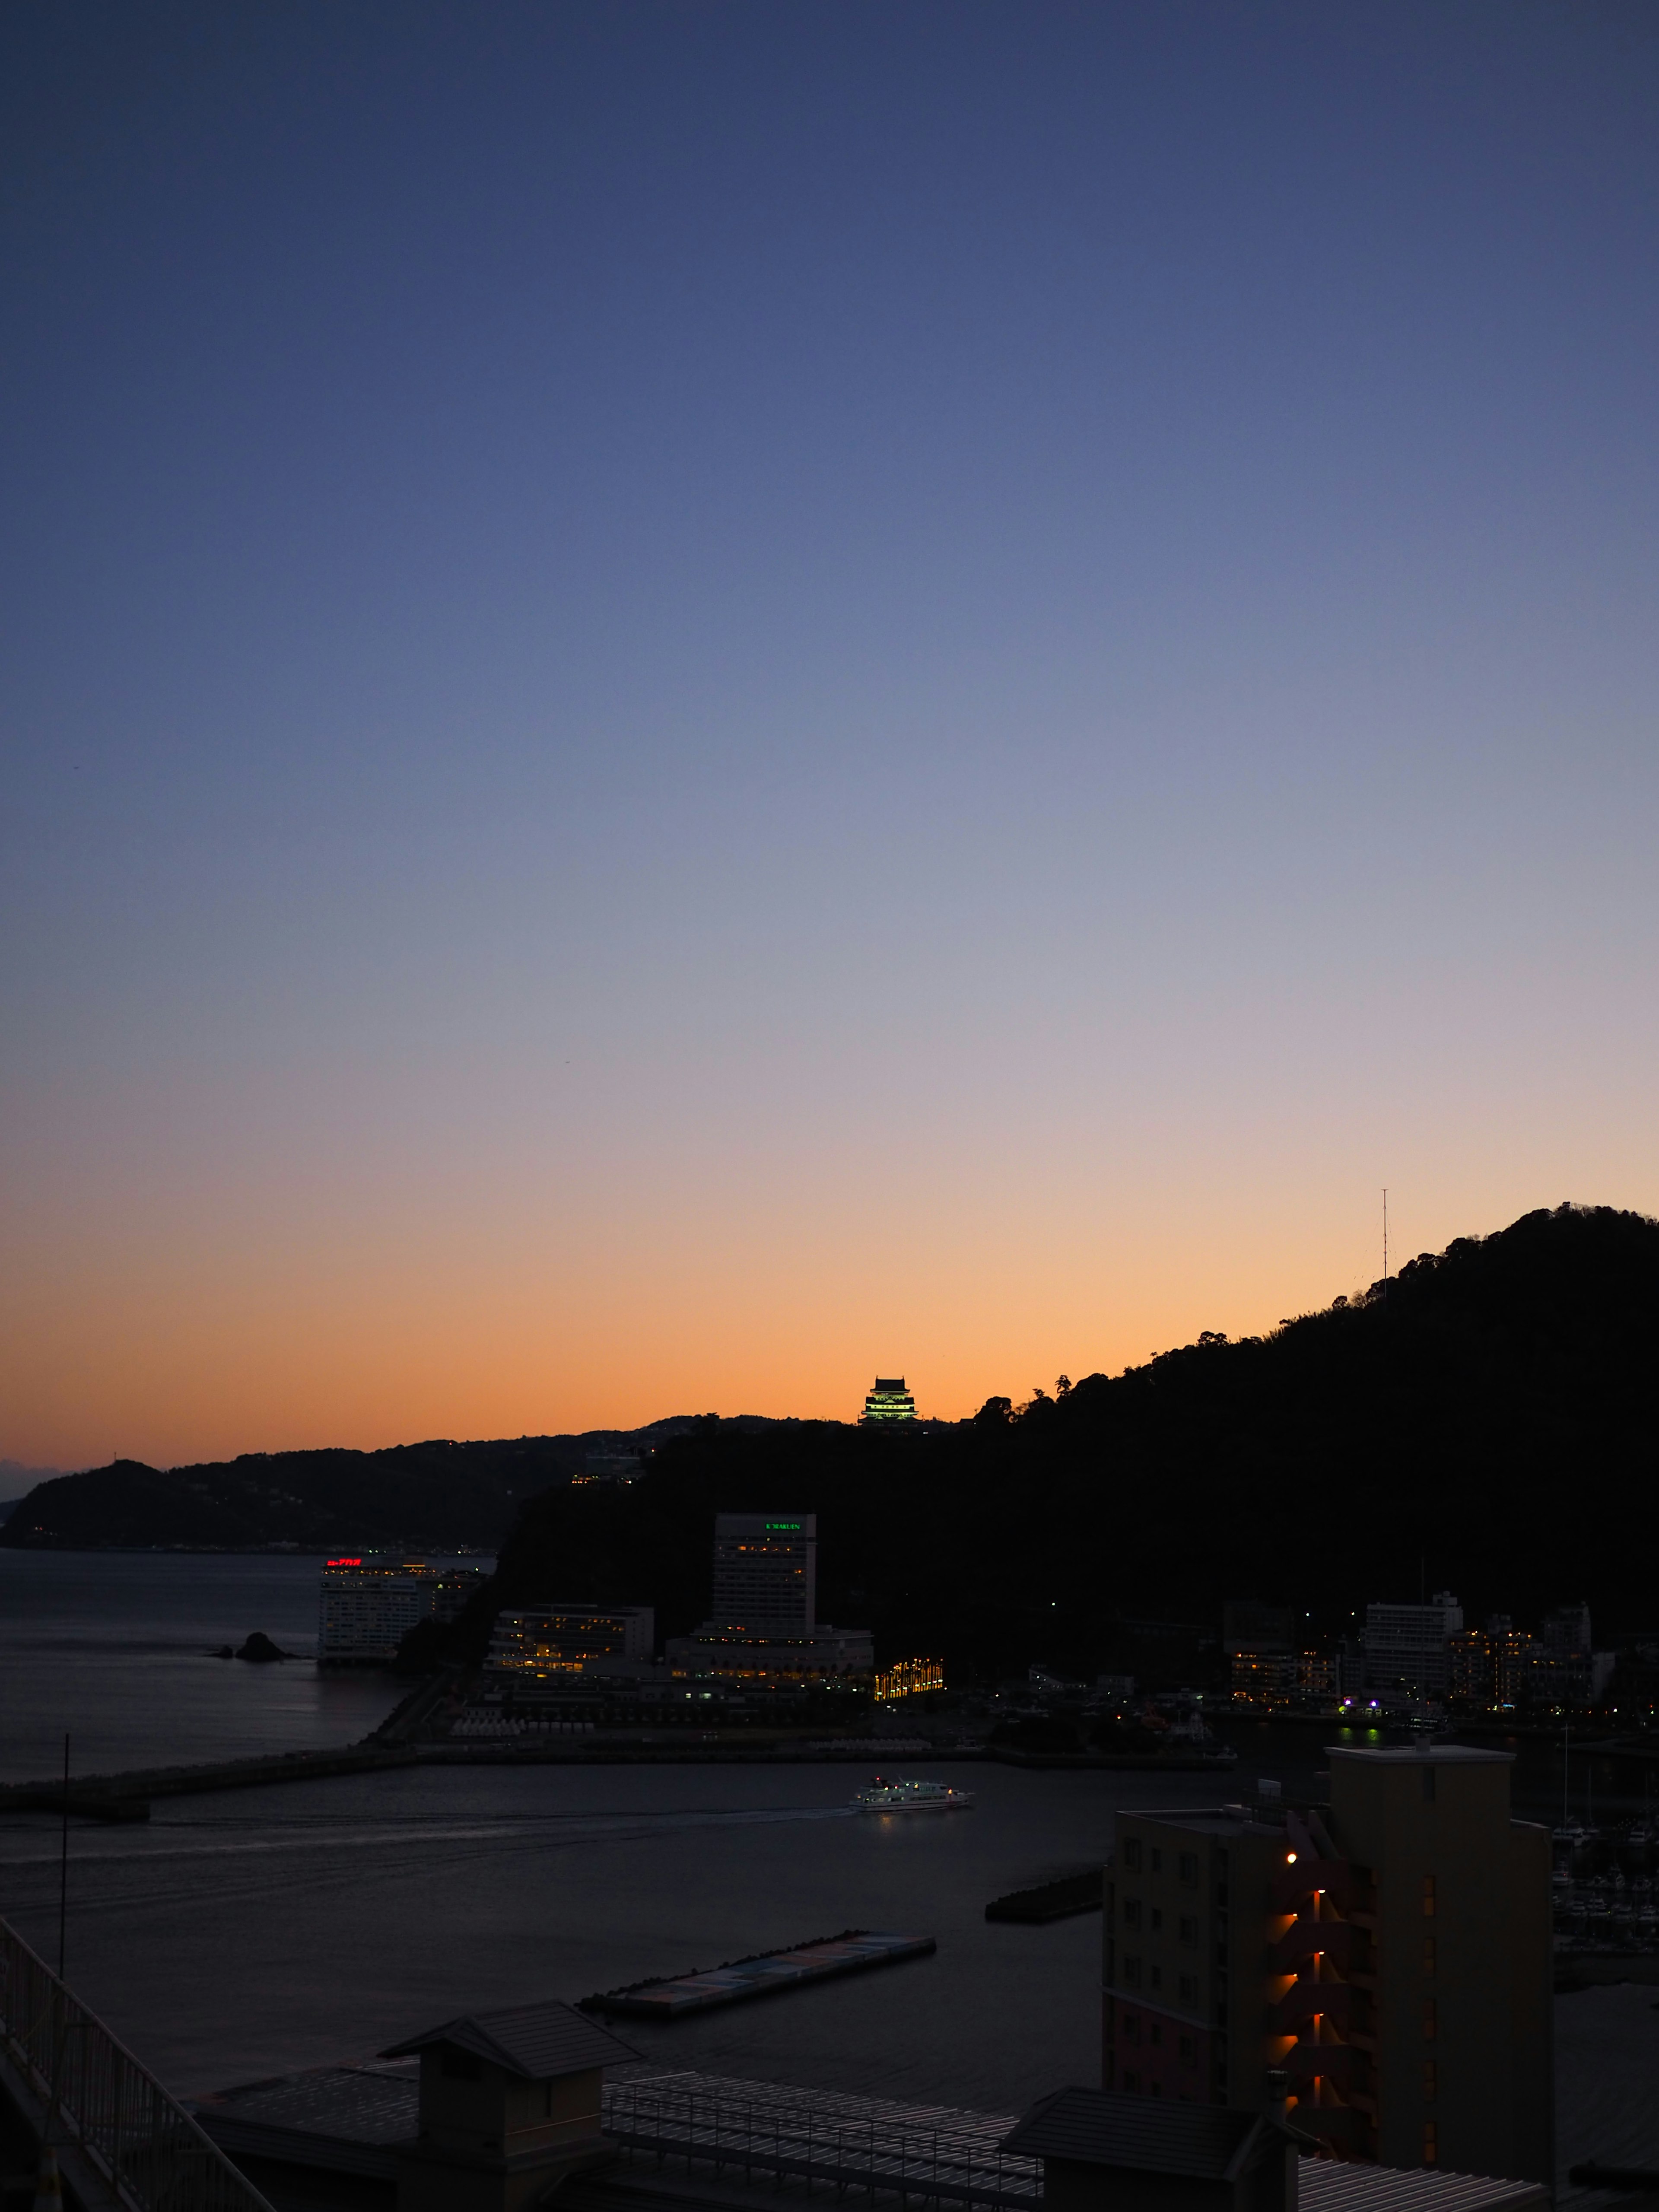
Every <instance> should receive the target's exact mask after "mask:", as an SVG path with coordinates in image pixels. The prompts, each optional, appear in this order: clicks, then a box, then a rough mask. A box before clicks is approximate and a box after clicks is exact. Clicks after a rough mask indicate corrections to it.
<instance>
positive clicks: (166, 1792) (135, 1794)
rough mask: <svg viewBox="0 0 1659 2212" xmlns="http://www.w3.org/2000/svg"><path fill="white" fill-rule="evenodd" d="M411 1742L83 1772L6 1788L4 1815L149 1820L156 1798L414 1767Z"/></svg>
mask: <svg viewBox="0 0 1659 2212" xmlns="http://www.w3.org/2000/svg"><path fill="white" fill-rule="evenodd" d="M419 1756H420V1754H419V1753H418V1752H416V1751H414V1750H412V1749H410V1748H409V1747H406V1746H382V1745H380V1744H374V1743H368V1744H349V1745H347V1746H345V1747H343V1748H341V1749H340V1750H337V1751H282V1752H273V1753H270V1754H269V1755H267V1756H264V1757H262V1758H255V1759H216V1760H212V1761H210V1762H209V1763H207V1764H204V1765H200V1766H155V1767H148V1768H139V1769H137V1770H136V1771H133V1772H131V1773H130V1774H83V1775H77V1776H76V1777H75V1778H72V1779H71V1781H70V1784H69V1786H68V1789H67V1790H65V1788H64V1784H63V1783H62V1782H61V1781H58V1782H14V1783H11V1784H7V1785H6V1786H5V1787H3V1788H0V1814H5V1813H61V1812H63V1811H64V1809H65V1808H67V1809H68V1810H69V1811H70V1813H73V1814H76V1816H77V1818H80V1819H82V1820H148V1819H149V1808H150V1801H151V1799H152V1798H155V1797H189V1796H196V1795H197V1794H198V1793H200V1792H203V1791H206V1790H258V1789H261V1788H264V1786H265V1785H266V1784H270V1783H273V1782H315V1781H319V1780H322V1779H323V1778H325V1777H327V1776H329V1775H334V1774H364V1773H371V1772H374V1771H376V1770H377V1769H379V1768H380V1767H386V1766H413V1765H415V1764H416V1761H417V1759H418V1758H419Z"/></svg>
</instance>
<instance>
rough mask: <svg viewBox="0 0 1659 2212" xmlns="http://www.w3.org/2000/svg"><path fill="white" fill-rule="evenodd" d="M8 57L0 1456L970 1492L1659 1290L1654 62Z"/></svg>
mask: <svg viewBox="0 0 1659 2212" xmlns="http://www.w3.org/2000/svg"><path fill="white" fill-rule="evenodd" d="M0 38H3V42H4V45H5V47H6V49H7V51H6V54H5V65H4V68H3V70H0V84H3V90H0V104H3V107H0V148H3V152H0V165H3V183H4V194H5V197H4V251H5V255H6V262H7V267H8V286H7V292H8V299H9V306H10V310H11V312H10V315H9V338H8V343H7V344H6V347H5V349H4V355H3V360H0V374H3V375H4V378H5V380H6V385H7V392H6V400H7V404H6V406H5V409H4V433H3V435H4V441H5V461H4V465H5V471H6V481H7V487H8V489H7V497H6V499H5V501H4V509H5V518H6V519H5V520H4V523H3V538H0V560H3V563H4V565H3V570H0V623H3V627H4V636H3V644H4V652H3V666H0V715H3V730H4V733H5V745H4V766H3V769H0V777H3V781H0V797H3V802H4V804H3V829H0V834H3V837H4V862H5V866H4V882H3V889H0V898H3V902H4V905H3V911H4V917H5V927H6V930H7V935H8V943H9V951H8V955H7V958H6V962H5V969H6V977H7V982H6V1006H5V1009H4V1015H3V1018H4V1027H5V1034H6V1036H7V1039H8V1048H7V1049H6V1051H5V1053H4V1054H3V1063H4V1066H3V1082H4V1085H5V1090H4V1122H5V1126H6V1128H7V1130H8V1132H9V1134H8V1136H7V1137H6V1139H5V1140H4V1141H5V1146H6V1150H5V1155H4V1160H5V1181H6V1186H7V1188H8V1190H9V1193H10V1196H9V1200H8V1202H7V1205H6V1209H5V1212H4V1215H3V1218H0V1230H3V1233H4V1237H5V1241H6V1243H7V1245H8V1246H9V1249H10V1253H11V1255H12V1256H11V1264H10V1266H9V1268H8V1269H7V1270H6V1272H7V1273H8V1274H9V1277H10V1280H11V1285H12V1287H11V1289H10V1291H8V1292H7V1293H5V1296H6V1297H7V1300H8V1304H7V1307H6V1322H7V1332H8V1334H9V1339H10V1342H11V1346H12V1350H11V1352H10V1353H9V1358H10V1360H11V1361H12V1362H13V1367H12V1371H11V1373H10V1374H9V1376H8V1378H7V1382H8V1388H7V1401H8V1403H9V1405H10V1406H12V1407H14V1408H15V1412H14V1413H13V1414H12V1416H11V1422H12V1425H11V1427H10V1428H9V1430H8V1431H6V1432H5V1433H3V1434H0V1449H3V1450H5V1451H7V1452H9V1453H10V1454H12V1455H14V1456H16V1457H18V1458H21V1459H26V1460H38V1459H57V1460H58V1461H60V1462H63V1463H70V1461H72V1460H75V1459H77V1458H81V1457H86V1458H96V1457H100V1456H103V1455H104V1454H105V1452H106V1449H114V1448H116V1447H117V1446H119V1447H120V1448H122V1449H130V1450H133V1451H137V1452H138V1453H139V1454H140V1455H143V1456H149V1457H153V1458H158V1459H176V1458H180V1457H185V1456H191V1455H198V1454H202V1453H206V1452H209V1451H214V1452H217V1451H222V1450H232V1449H241V1448H248V1449H252V1448H265V1447H275V1446H276V1445H278V1444H281V1443H301V1442H353V1443H368V1442H387V1441H392V1440H394V1439H396V1438H398V1437H404V1436H407V1435H413V1434H423V1433H433V1432H438V1433H447V1434H457V1435H460V1434H480V1433H490V1432H501V1431H511V1432H517V1431H519V1430H520V1429H531V1430H541V1429H555V1428H562V1427H565V1426H568V1425H585V1424H586V1423H589V1422H593V1423H598V1422H601V1421H611V1420H622V1419H649V1418H652V1417H653V1416H654V1415H655V1414H658V1413H664V1412H667V1411H671V1410H681V1409H682V1408H683V1407H684V1405H702V1404H708V1405H716V1404H718V1405H719V1406H720V1407H721V1408H722V1410H726V1411H738V1410H753V1411H769V1412H788V1411H799V1412H819V1413H835V1412H845V1411H848V1410H850V1409H851V1408H853V1407H855V1406H856V1403H857V1401H858V1400H859V1398H860V1396H861V1394H862V1391H863V1389H864V1388H865V1387H866V1384H867V1380H868V1376H866V1372H865V1370H866V1369H867V1370H869V1372H870V1373H871V1374H873V1373H874V1372H875V1370H877V1368H878V1367H880V1368H882V1369H883V1370H884V1371H885V1370H887V1369H889V1368H892V1369H895V1370H904V1371H907V1372H909V1373H911V1375H912V1379H913V1382H915V1383H916V1385H917V1387H918V1389H919V1391H920V1393H921V1397H922V1401H923V1402H924V1405H926V1406H927V1407H930V1409H931V1410H935V1411H939V1412H961V1411H964V1410H969V1409H970V1408H971V1406H972V1405H973V1404H975V1403H977V1402H978V1401H979V1399H980V1398H981V1397H982V1396H984V1395H988V1394H989V1393H991V1392H992V1391H999V1392H1001V1391H1007V1392H1011V1393H1012V1394H1013V1395H1022V1393H1023V1390H1024V1388H1026V1387H1029V1385H1030V1383H1032V1382H1034V1381H1036V1380H1038V1379H1051V1370H1057V1369H1058V1368H1060V1367H1062V1366H1063V1367H1065V1368H1066V1369H1067V1370H1069V1371H1071V1372H1073V1373H1074V1374H1075V1373H1078V1372H1081V1371H1086V1370H1088V1369H1089V1368H1091V1367H1097V1366H1104V1367H1114V1366H1116V1365H1121V1364H1122V1363H1123V1362H1124V1361H1125V1360H1127V1359H1130V1358H1140V1357H1144V1356H1145V1355H1146V1353H1147V1352H1151V1351H1152V1350H1154V1349H1157V1348H1158V1347H1159V1346H1161V1345H1162V1344H1164V1343H1165V1342H1169V1341H1176V1340H1182V1339H1184V1338H1185V1337H1187V1336H1189V1335H1190V1334H1193V1333H1194V1331H1195V1330H1196V1329H1197V1328H1201V1327H1224V1328H1230V1329H1232V1330H1235V1331H1237V1330H1240V1329H1243V1328H1260V1327H1262V1326H1271V1324H1272V1323H1273V1322H1274V1321H1275V1320H1277V1319H1278V1318H1279V1316H1280V1315H1281V1314H1284V1313H1288V1312H1291V1311H1295V1310H1298V1309H1299V1308H1300V1307H1303V1306H1305V1305H1307V1304H1314V1303H1319V1302H1322V1300H1323V1299H1325V1298H1327V1297H1330V1296H1331V1295H1333V1294H1334V1293H1335V1292H1336V1291H1348V1290H1352V1289H1353V1288H1354V1287H1355V1286H1356V1285H1358V1284H1359V1283H1361V1282H1364V1281H1366V1280H1369V1279H1370V1277H1371V1276H1372V1275H1373V1274H1375V1273H1376V1249H1375V1248H1376V1210H1377V1200H1378V1194H1379V1192H1380V1188H1381V1187H1382V1185H1383V1184H1384V1183H1388V1184H1389V1186H1390V1188H1392V1189H1393V1190H1394V1191H1395V1200H1394V1201H1393V1203H1394V1204H1395V1207H1396V1209H1397V1214H1398V1218H1399V1221H1400V1223H1401V1231H1400V1233H1401V1236H1402V1237H1404V1238H1405V1240H1406V1241H1407V1243H1408V1245H1409V1248H1410V1249H1413V1250H1415V1249H1424V1248H1426V1247H1431V1246H1436V1245H1439V1244H1442V1243H1444V1242H1445V1241H1446V1240H1447V1239H1448V1238H1449V1237H1451V1236H1453V1235H1456V1234H1462V1233H1468V1232H1471V1231H1481V1230H1483V1229H1488V1228H1495V1227H1497V1226H1499V1225H1501V1223H1502V1222H1503V1221H1504V1220H1507V1219H1509V1218H1511V1217H1512V1216H1513V1215H1514V1214H1515V1213H1516V1212H1521V1211H1524V1210H1525V1209H1526V1208H1527V1207H1528V1206H1533V1205H1539V1204H1546V1203H1555V1202H1558V1201H1559V1200H1561V1199H1563V1198H1566V1197H1574V1198H1583V1199H1589V1200H1601V1201H1607V1202H1613V1203H1620V1204H1629V1205H1637V1206H1643V1207H1644V1208H1646V1209H1650V1210H1651V1209H1653V1208H1654V1207H1656V1206H1659V1188H1656V1185H1659V1176H1656V1172H1655V1163H1654V1154H1653V1142H1652V1136H1651V1100H1652V1097H1653V1095H1654V1079H1655V1075H1656V1065H1655V1063H1656V1052H1655V1035H1654V1014H1653V1005H1654V994H1653V990H1652V984H1653V971H1654V965H1655V952H1656V915H1655V893H1654V869H1653V864H1652V857H1651V856H1652V849H1653V831H1654V826H1655V816H1656V805H1655V802H1656V795H1659V794H1656V745H1655V742H1654V729H1653V719H1654V718H1653V697H1654V686H1653V663H1654V640H1655V634H1656V632H1655V622H1654V599H1655V537H1654V493H1655V458H1656V455H1655V410H1654V408H1653V404H1652V398H1651V394H1652V392H1653V390H1654V388H1655V359H1654V356H1655V315H1656V307H1655V302H1656V299H1659V288H1656V283H1655V276H1656V271H1655V268H1654V260H1655V252H1656V243H1655V242H1656V240H1659V222H1656V216H1659V209H1656V204H1655V202H1656V181H1659V177H1656V170H1659V156H1656V150H1655V142H1654V134H1653V131H1652V125H1651V118H1652V116H1653V114H1654V112H1656V101H1659V21H1656V18H1655V16H1654V15H1653V12H1652V10H1651V9H1650V7H1648V6H1646V5H1629V6H1625V5H1604V6H1598V5H1584V6H1576V7H1573V8H1571V9H1563V8H1546V7H1534V6H1529V5H1524V4H1521V5H1517V4H1504V5H1496V4H1494V5H1489V6H1483V5H1468V6H1460V7H1457V8H1455V9H1448V8H1446V7H1444V6H1443V5H1433V6H1423V7H1413V6H1411V5H1406V4H1390V5H1388V6H1378V7H1366V6H1344V7H1340V8H1334V9H1333V8H1331V7H1329V6H1326V5H1321V6H1306V7H1298V6H1261V7H1248V8H1247V7H1243V6H1228V5H1202V4H1193V5H1186V4H1170V5H1162V4H1160V5H1156V6H1154V5H1146V6H1140V7H1134V8H1129V7H1114V6H1104V5H1102V6H1090V7H1081V6H1079V7H1073V6H1069V5H1046V4H1033V0H1021V4H1017V5H983V6H974V5H961V4H955V5H951V6H927V5H901V6H885V5H884V6H874V5H872V6H861V5H857V4H846V0H836V4H834V5H813V4H790V5H787V6H777V5H775V4H767V5H757V6H748V5H741V4H732V5H707V6H679V5H647V4H639V5H627V6H623V5H617V6H586V5H569V6H528V5H487V6H482V7H480V6H472V5H469V6H465V7H463V6H420V5H416V6H398V7H395V8H394V7H378V6H373V5H343V6H342V5H330V6H303V5H301V6H284V7H281V8H277V7H269V8H265V7H247V8H239V9H219V8H208V7H171V8H169V7H158V8H155V9H144V10H134V9H125V8H104V7H97V6H86V7H69V8H65V7H55V6H38V7H37V6H28V5H24V6H20V7H17V8H15V9H13V10H11V11H9V15H8V19H7V22H6V25H5V27H4V29H3V33H0ZM1028 1369H1029V1370H1030V1372H1029V1373H1028V1372H1027V1371H1026V1370H1028ZM843 1400H845V1401H846V1402H845V1404H843V1403H842V1401H843Z"/></svg>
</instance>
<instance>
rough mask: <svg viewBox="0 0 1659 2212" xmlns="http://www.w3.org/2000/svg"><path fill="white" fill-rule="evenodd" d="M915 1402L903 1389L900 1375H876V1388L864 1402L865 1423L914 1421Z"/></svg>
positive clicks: (902, 1380) (902, 1378) (902, 1379)
mask: <svg viewBox="0 0 1659 2212" xmlns="http://www.w3.org/2000/svg"><path fill="white" fill-rule="evenodd" d="M915 1418H916V1401H915V1399H914V1398H913V1397H912V1396H911V1395H910V1393H909V1392H908V1390H907V1389H905V1387H904V1377H903V1376H902V1375H878V1376H877V1377H876V1387H875V1389H873V1390H872V1392H871V1393H870V1395H869V1396H868V1397H867V1398H866V1400H865V1401H864V1413H863V1414H862V1416H861V1419H862V1420H863V1421H865V1422H876V1421H914V1420H915Z"/></svg>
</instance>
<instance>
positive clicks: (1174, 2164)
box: [1002, 2088, 1261, 2181]
mask: <svg viewBox="0 0 1659 2212" xmlns="http://www.w3.org/2000/svg"><path fill="white" fill-rule="evenodd" d="M1260 2124H1261V2120H1260V2115H1259V2114H1257V2113H1255V2112H1231V2111H1229V2110H1228V2109H1227V2108H1226V2107H1225V2106H1219V2105H1187V2104H1176V2103H1175V2102H1173V2101H1170V2102H1169V2103H1165V2102H1164V2101H1163V2100H1161V2099H1158V2098H1155V2097H1127V2096H1119V2095H1115V2094H1114V2093H1112V2092H1111V2091H1109V2090H1106V2089H1079V2088H1069V2089H1056V2090H1055V2092H1054V2094H1053V2096H1051V2097H1045V2098H1043V2100H1042V2102H1041V2103H1040V2104H1036V2105H1033V2106H1032V2107H1031V2109H1030V2112H1027V2113H1026V2115H1025V2117H1024V2119H1022V2120H1021V2121H1020V2123H1019V2124H1018V2127H1017V2128H1016V2129H1015V2130H1014V2131H1013V2133H1012V2135H1009V2136H1004V2138H1003V2142H1002V2148H1003V2149H1004V2150H1007V2151H1014V2152H1017V2153H1018V2154H1019V2155H1020V2156H1021V2157H1024V2158H1060V2159H1071V2160H1076V2161H1077V2162H1078V2163H1079V2164H1081V2165H1085V2166H1123V2167H1125V2168H1127V2169H1128V2170H1129V2171H1131V2172H1136V2173H1176V2174H1183V2175H1185V2176H1187V2177H1188V2179H1197V2180H1203V2181H1220V2180H1223V2179H1226V2178H1228V2177H1229V2176H1230V2173H1231V2168H1232V2165H1233V2161H1234V2160H1235V2159H1237V2156H1238V2154H1239V2153H1240V2151H1241V2150H1243V2148H1244V2146H1245V2144H1246V2143H1247V2142H1248V2141H1249V2138H1250V2136H1252V2135H1254V2134H1255V2131H1256V2129H1257V2127H1258V2125H1260Z"/></svg>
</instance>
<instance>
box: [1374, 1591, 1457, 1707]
mask: <svg viewBox="0 0 1659 2212" xmlns="http://www.w3.org/2000/svg"><path fill="white" fill-rule="evenodd" d="M1462 1626H1463V1608H1462V1606H1461V1605H1459V1603H1458V1602H1457V1600H1456V1599H1455V1597H1454V1596H1453V1595H1452V1594H1451V1592H1450V1591H1449V1590H1437V1591H1436V1592H1435V1594H1434V1596H1433V1597H1432V1598H1431V1599H1430V1600H1429V1601H1427V1602H1426V1603H1424V1604H1420V1605H1387V1604H1383V1605H1368V1606H1367V1607H1365V1683H1366V1686H1367V1688H1368V1689H1372V1690H1403V1691H1404V1692H1406V1693H1407V1695H1408V1696H1410V1697H1413V1698H1443V1697H1444V1696H1445V1694H1446V1692H1447V1688H1448V1686H1449V1680H1450V1663H1449V1653H1448V1649H1447V1647H1448V1645H1449V1643H1450V1641H1451V1638H1453V1637H1454V1636H1455V1635H1456V1634H1457V1632H1458V1631H1459V1630H1460V1629H1461V1628H1462Z"/></svg>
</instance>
